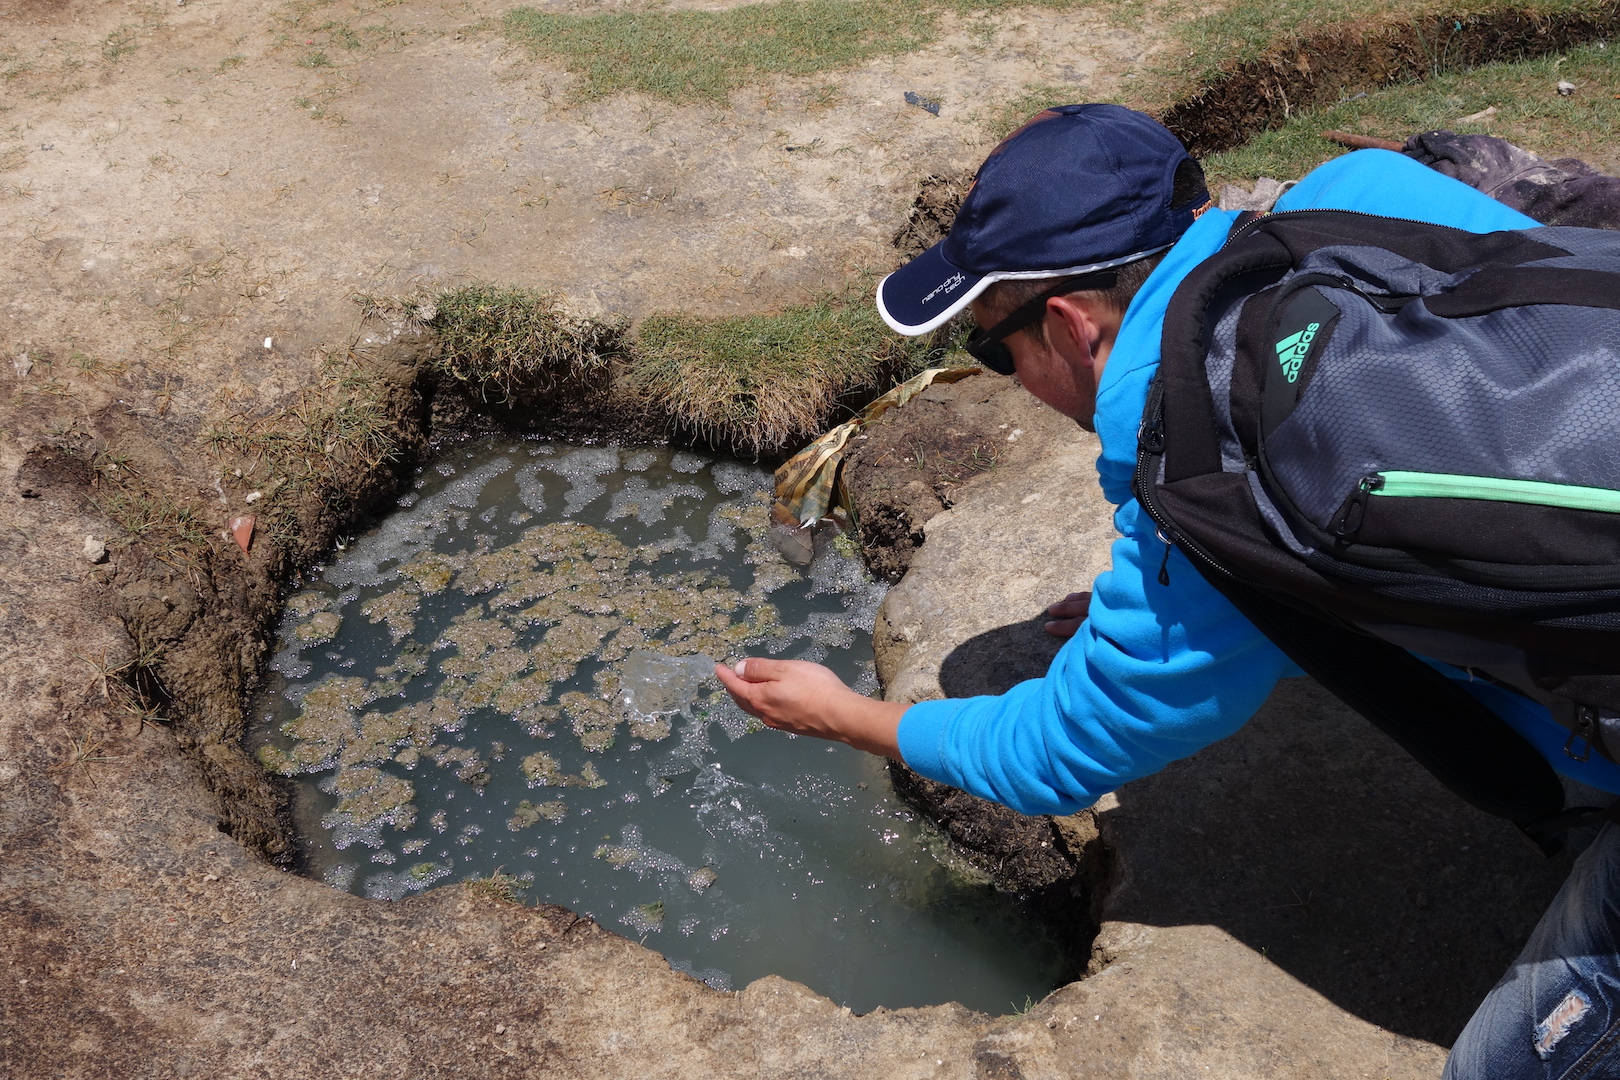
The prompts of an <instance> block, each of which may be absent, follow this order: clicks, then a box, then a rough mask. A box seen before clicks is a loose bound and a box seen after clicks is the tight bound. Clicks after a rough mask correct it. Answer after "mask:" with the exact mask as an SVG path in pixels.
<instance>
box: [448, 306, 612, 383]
mask: <svg viewBox="0 0 1620 1080" xmlns="http://www.w3.org/2000/svg"><path fill="white" fill-rule="evenodd" d="M435 306H436V308H437V310H436V312H435V313H434V314H433V315H432V316H431V318H430V319H428V320H427V321H428V322H429V323H430V324H431V325H432V327H433V329H434V330H436V331H437V332H438V334H439V342H440V345H441V346H442V347H441V350H440V353H439V356H438V358H437V360H436V361H435V363H436V365H437V366H438V368H439V369H440V370H441V371H443V372H444V373H445V374H447V375H449V376H450V377H451V378H454V379H456V380H458V381H461V382H465V383H470V384H472V385H473V386H476V387H479V388H480V389H481V390H483V391H485V392H486V393H487V392H488V391H489V390H491V389H493V390H495V391H496V392H498V393H499V395H500V396H501V398H502V399H503V400H511V398H512V396H513V394H514V393H516V392H518V391H520V390H522V391H534V390H540V391H550V390H555V389H559V388H563V387H570V388H577V389H585V388H592V387H595V388H598V389H599V388H601V387H603V386H605V385H606V382H607V378H608V375H609V371H610V366H611V363H612V357H613V356H614V355H615V354H616V353H617V351H618V349H619V346H620V342H621V339H622V337H623V335H624V329H625V327H624V323H623V322H622V321H619V320H600V319H590V318H581V317H576V316H573V315H570V314H568V313H567V312H566V311H564V310H563V308H562V307H561V302H560V300H559V298H558V297H557V296H556V295H554V294H552V293H546V292H540V291H538V290H535V289H525V288H521V287H518V286H509V285H489V284H472V285H464V286H462V287H460V288H456V289H451V290H450V291H449V292H446V293H443V294H441V295H440V296H439V297H438V299H437V300H436V301H435Z"/></svg>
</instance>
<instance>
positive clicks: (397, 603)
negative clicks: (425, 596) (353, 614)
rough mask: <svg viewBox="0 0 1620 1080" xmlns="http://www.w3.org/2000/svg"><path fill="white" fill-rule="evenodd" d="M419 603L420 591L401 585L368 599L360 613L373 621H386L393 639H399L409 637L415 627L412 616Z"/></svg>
mask: <svg viewBox="0 0 1620 1080" xmlns="http://www.w3.org/2000/svg"><path fill="white" fill-rule="evenodd" d="M421 605H422V594H421V592H420V591H418V590H416V589H411V588H407V587H404V586H402V587H400V588H398V589H395V590H394V591H393V592H391V593H385V594H384V595H382V596H379V597H377V599H375V600H371V601H368V602H367V603H365V604H364V605H362V606H361V608H360V614H362V615H364V616H365V617H366V618H368V619H370V620H371V621H372V622H374V623H387V624H388V632H389V634H390V635H391V636H392V637H393V639H394V640H395V641H400V640H403V639H404V638H407V637H410V636H411V632H412V631H414V630H415V629H416V620H415V619H414V618H412V616H413V615H415V614H416V609H417V608H418V607H420V606H421Z"/></svg>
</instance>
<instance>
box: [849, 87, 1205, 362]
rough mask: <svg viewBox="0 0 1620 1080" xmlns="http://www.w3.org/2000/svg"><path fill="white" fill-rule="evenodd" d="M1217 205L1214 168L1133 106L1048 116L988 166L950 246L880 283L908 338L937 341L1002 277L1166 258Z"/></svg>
mask: <svg viewBox="0 0 1620 1080" xmlns="http://www.w3.org/2000/svg"><path fill="white" fill-rule="evenodd" d="M1208 203H1209V193H1208V190H1207V189H1206V187H1205V185H1204V173H1203V170H1202V169H1200V168H1199V167H1198V163H1197V162H1196V161H1194V160H1193V159H1192V158H1191V157H1189V156H1188V154H1187V148H1186V147H1184V146H1182V145H1181V140H1180V139H1177V138H1176V137H1175V136H1174V135H1172V134H1170V132H1169V130H1167V129H1166V128H1165V127H1164V125H1162V124H1160V123H1159V122H1158V121H1157V120H1154V119H1153V118H1152V117H1150V116H1148V115H1146V114H1144V113H1139V112H1137V111H1135V110H1134V109H1127V108H1125V107H1123V106H1121V105H1063V106H1060V107H1058V108H1055V109H1047V110H1046V111H1045V112H1041V113H1037V114H1036V115H1035V116H1034V117H1032V118H1031V119H1030V120H1029V122H1028V123H1026V124H1025V125H1024V126H1023V127H1021V128H1019V129H1018V130H1017V131H1015V132H1013V133H1012V134H1011V135H1009V136H1007V138H1006V139H1004V140H1003V141H1002V143H1001V145H1000V146H997V147H996V148H995V149H994V150H992V151H991V152H990V156H989V157H987V158H985V160H984V164H983V165H980V166H979V174H978V176H977V177H976V178H975V179H974V181H973V186H972V187H971V188H969V189H968V193H967V197H966V198H964V199H963V200H962V205H961V207H960V208H959V209H958V210H957V212H956V220H955V222H954V223H953V224H952V225H951V231H950V233H949V234H948V235H947V236H946V237H945V239H944V240H942V241H940V242H939V243H937V244H935V245H934V246H933V247H931V248H929V249H928V250H927V251H925V252H923V253H922V254H921V255H919V256H917V257H916V258H915V259H912V260H911V261H910V262H909V263H907V264H906V265H904V266H902V267H901V268H900V269H898V270H896V271H895V272H894V273H892V274H890V275H889V276H888V277H886V278H884V279H883V280H882V281H881V282H880V283H879V284H878V290H877V306H878V313H879V314H881V315H882V316H883V321H884V322H886V323H888V324H889V326H891V327H892V328H894V329H895V330H897V331H899V332H900V333H902V334H906V335H908V336H914V335H917V334H926V333H928V332H929V331H930V330H933V329H934V328H936V327H939V326H942V325H944V324H945V323H946V322H947V321H949V320H950V319H951V317H952V316H954V315H955V314H956V313H957V312H959V311H961V310H962V309H963V308H964V307H966V306H967V305H968V303H969V302H970V301H972V300H973V298H974V297H976V296H978V295H979V294H980V293H982V292H984V290H985V289H987V288H989V287H990V286H991V285H993V284H995V283H996V282H998V281H1006V280H1009V279H1036V278H1057V277H1069V276H1072V275H1076V274H1085V273H1089V272H1091V271H1093V270H1106V269H1108V268H1109V267H1113V266H1123V265H1124V264H1126V263H1130V262H1135V261H1136V260H1138V259H1143V258H1146V257H1147V256H1149V255H1153V254H1155V253H1157V252H1160V251H1163V250H1164V249H1166V248H1168V247H1169V246H1170V245H1171V244H1174V243H1175V242H1176V241H1177V240H1178V239H1180V237H1181V234H1182V233H1184V232H1186V231H1187V228H1188V226H1190V225H1191V224H1192V223H1193V221H1194V220H1195V219H1196V218H1197V217H1198V215H1199V214H1200V213H1202V212H1203V210H1204V208H1205V207H1206V206H1207V205H1208Z"/></svg>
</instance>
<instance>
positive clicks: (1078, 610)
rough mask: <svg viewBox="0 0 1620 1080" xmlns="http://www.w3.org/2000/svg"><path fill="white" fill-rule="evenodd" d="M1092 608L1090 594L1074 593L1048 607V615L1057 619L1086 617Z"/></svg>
mask: <svg viewBox="0 0 1620 1080" xmlns="http://www.w3.org/2000/svg"><path fill="white" fill-rule="evenodd" d="M1090 607H1091V594H1090V593H1088V592H1073V593H1070V594H1069V595H1068V596H1065V597H1064V598H1063V599H1062V600H1059V601H1058V602H1057V603H1055V604H1053V605H1052V606H1050V607H1048V608H1047V609H1046V613H1047V614H1048V615H1050V616H1052V617H1053V618H1055V619H1072V618H1074V617H1076V616H1080V617H1084V616H1085V614H1086V612H1087V611H1088V610H1089V609H1090Z"/></svg>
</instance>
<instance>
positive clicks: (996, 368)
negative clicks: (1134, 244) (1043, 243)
mask: <svg viewBox="0 0 1620 1080" xmlns="http://www.w3.org/2000/svg"><path fill="white" fill-rule="evenodd" d="M1117 278H1118V275H1117V274H1115V273H1114V271H1112V270H1098V271H1095V272H1094V273H1090V274H1081V275H1079V276H1078V277H1071V278H1064V279H1063V280H1062V281H1060V282H1058V283H1057V284H1056V285H1054V286H1052V287H1051V288H1050V289H1047V290H1046V291H1045V292H1043V293H1041V294H1040V295H1039V296H1035V297H1032V298H1031V299H1030V300H1029V301H1027V302H1026V303H1023V304H1020V305H1018V307H1017V308H1016V309H1014V310H1013V313H1012V314H1011V315H1008V316H1007V317H1006V318H1005V319H1002V320H1001V321H1000V322H998V323H996V325H994V326H992V327H991V328H990V329H988V330H984V329H979V330H975V331H973V333H972V335H971V336H969V337H968V339H967V343H966V344H965V345H963V346H962V347H963V348H964V349H966V350H967V351H968V355H969V356H971V357H973V359H975V360H977V361H978V362H979V363H981V364H983V365H984V366H985V367H987V368H989V369H990V370H991V371H993V372H995V373H996V374H997V375H1011V374H1012V373H1013V370H1014V369H1013V355H1012V350H1011V349H1009V348H1007V341H1006V339H1007V338H1009V337H1011V336H1012V335H1014V334H1016V333H1018V331H1020V330H1022V329H1024V328H1025V327H1028V326H1033V325H1034V324H1035V323H1038V322H1040V321H1041V320H1042V319H1044V318H1045V317H1046V302H1047V301H1048V300H1050V299H1052V297H1054V296H1066V295H1068V294H1069V293H1072V292H1079V291H1080V290H1082V289H1111V288H1113V287H1114V282H1115V280H1116V279H1117Z"/></svg>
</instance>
